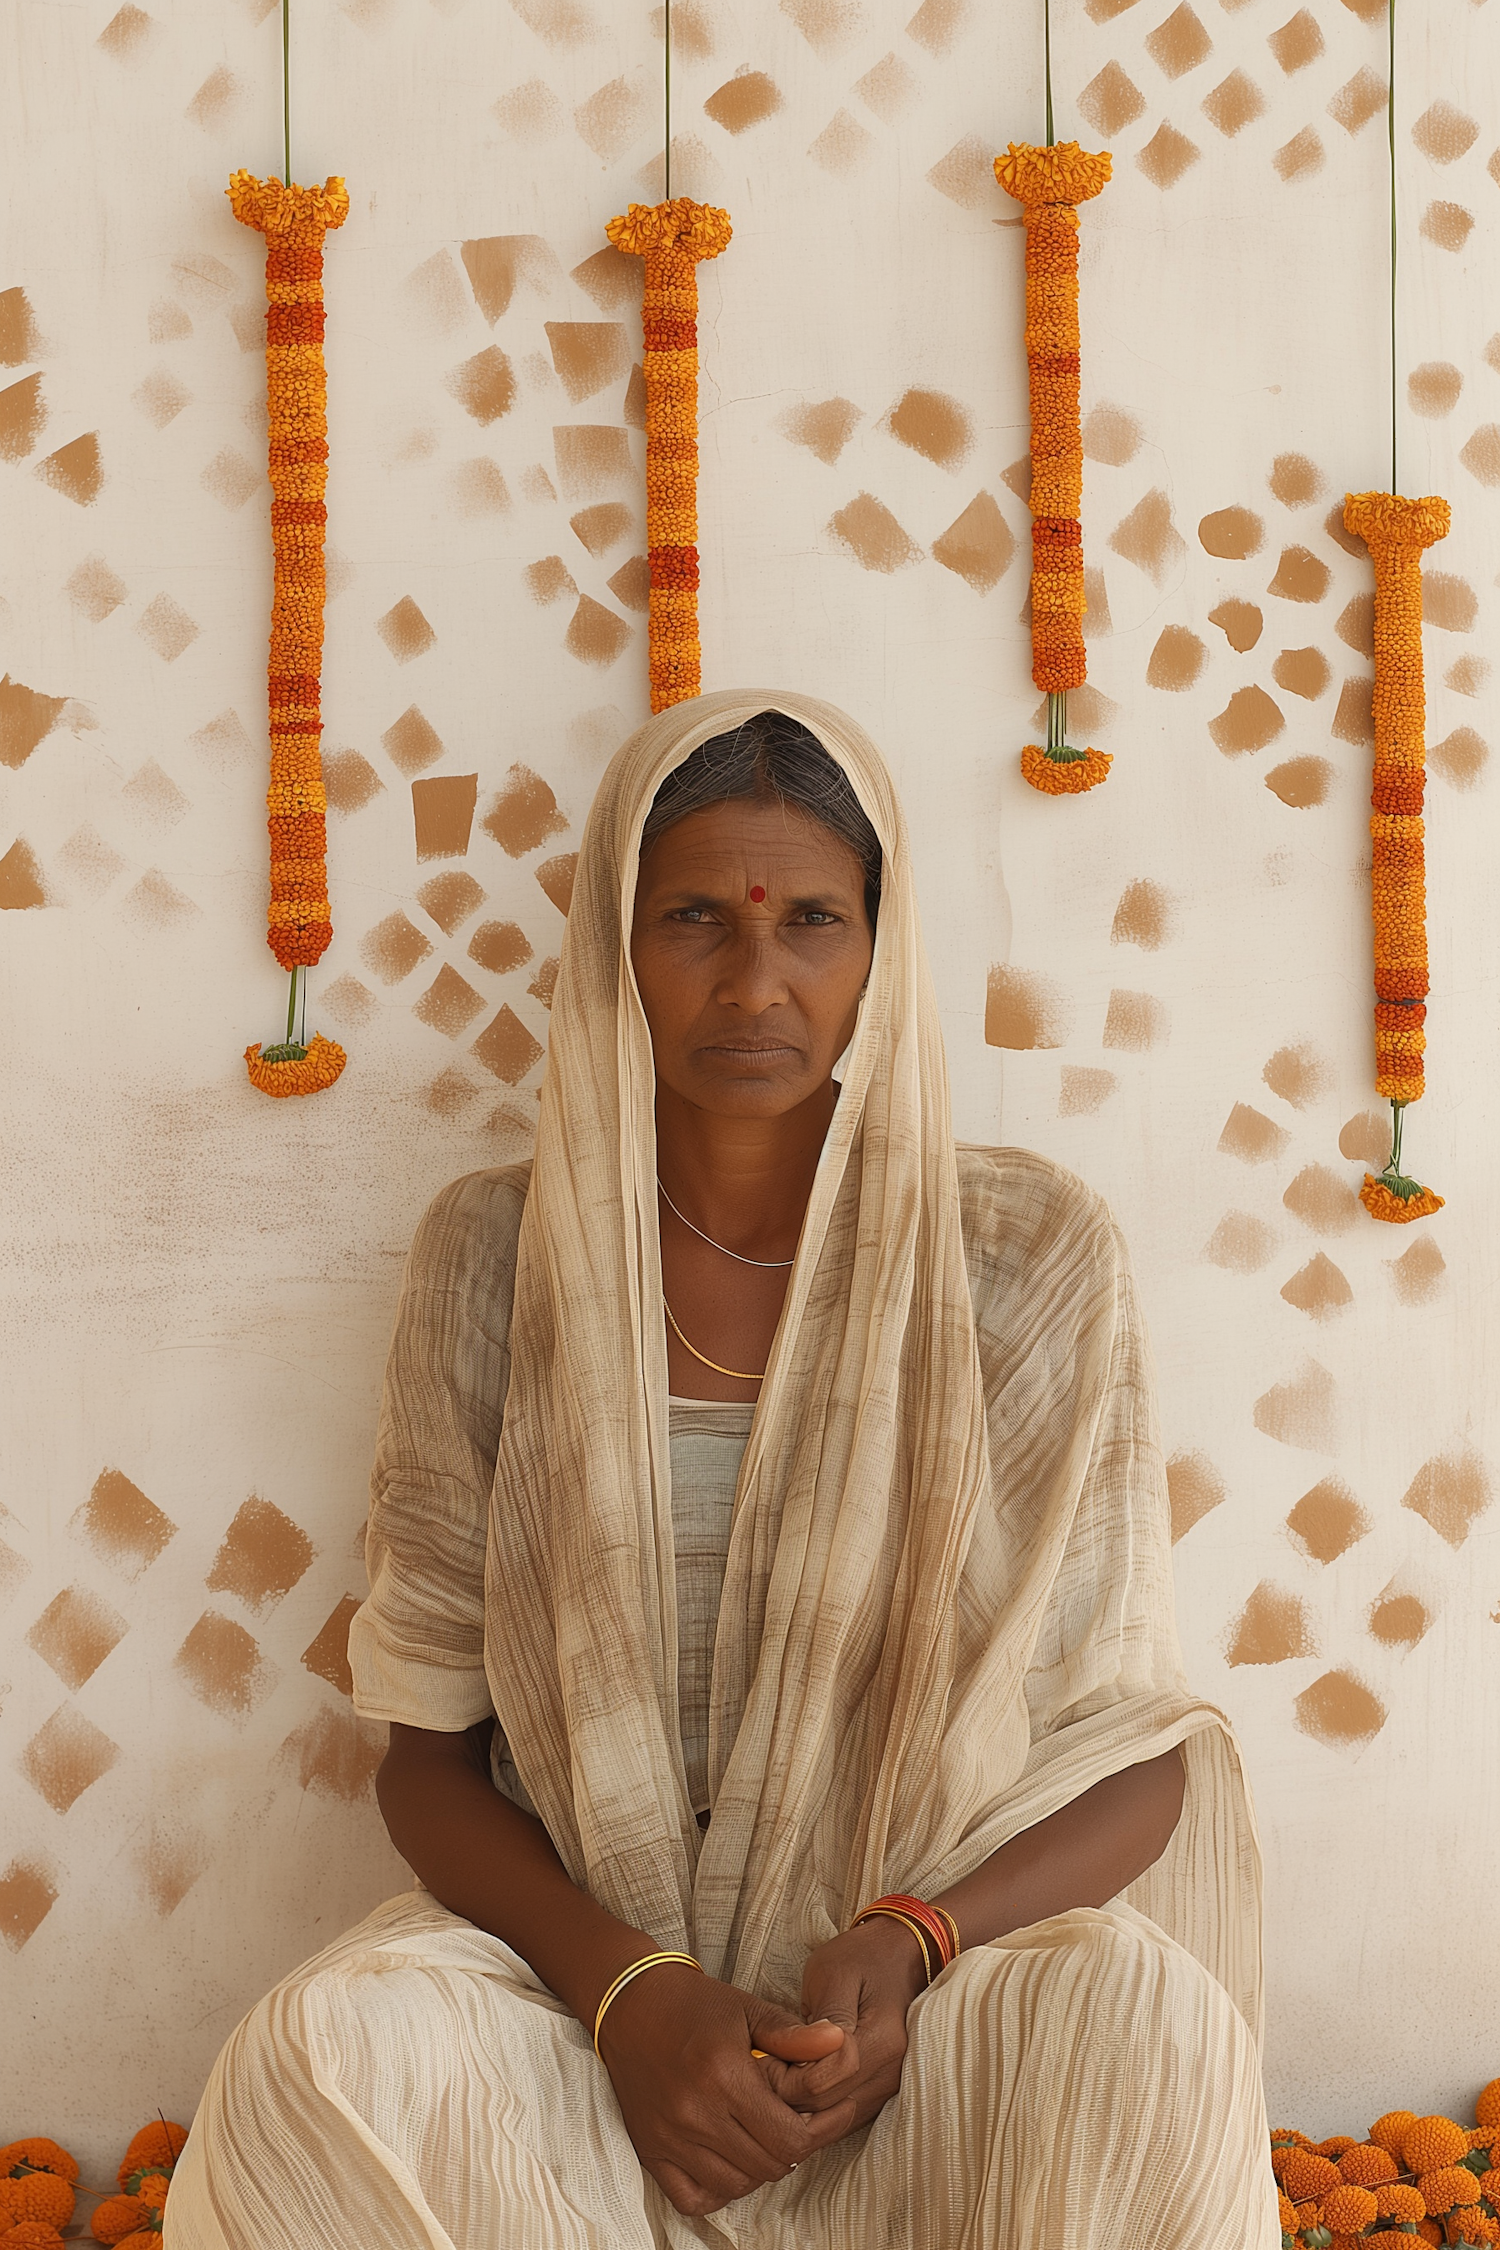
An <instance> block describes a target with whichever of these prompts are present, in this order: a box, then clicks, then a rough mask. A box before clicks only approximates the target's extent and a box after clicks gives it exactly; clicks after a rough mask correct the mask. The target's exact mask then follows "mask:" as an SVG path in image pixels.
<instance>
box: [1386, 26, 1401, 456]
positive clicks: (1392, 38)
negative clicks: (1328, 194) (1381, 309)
mask: <svg viewBox="0 0 1500 2250" xmlns="http://www.w3.org/2000/svg"><path fill="white" fill-rule="evenodd" d="M1386 24H1387V39H1388V49H1389V51H1388V60H1387V73H1386V90H1385V135H1386V142H1387V145H1388V147H1389V149H1390V171H1391V491H1392V492H1393V493H1395V492H1399V491H1400V490H1401V485H1400V482H1399V480H1398V478H1397V474H1396V0H1389V4H1388V6H1387V8H1386Z"/></svg>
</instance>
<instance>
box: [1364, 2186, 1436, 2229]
mask: <svg viewBox="0 0 1500 2250" xmlns="http://www.w3.org/2000/svg"><path fill="white" fill-rule="evenodd" d="M1375 2208H1376V2210H1377V2211H1378V2212H1379V2214H1380V2216H1381V2218H1382V2219H1393V2220H1394V2221H1395V2223H1396V2224H1397V2226H1417V2225H1419V2224H1420V2223H1421V2221H1422V2220H1423V2219H1425V2218H1426V2216H1427V2206H1426V2204H1425V2203H1424V2202H1423V2201H1422V2191H1421V2189H1420V2188H1414V2187H1410V2186H1408V2185H1407V2183H1406V2181H1404V2180H1388V2181H1386V2182H1385V2183H1384V2184H1383V2185H1382V2186H1380V2187H1378V2188H1376V2190H1375Z"/></svg>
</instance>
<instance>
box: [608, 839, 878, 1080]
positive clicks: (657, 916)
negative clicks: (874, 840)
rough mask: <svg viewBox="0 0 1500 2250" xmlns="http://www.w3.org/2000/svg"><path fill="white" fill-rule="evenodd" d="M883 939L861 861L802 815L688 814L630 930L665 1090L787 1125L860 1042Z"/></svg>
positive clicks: (656, 860)
mask: <svg viewBox="0 0 1500 2250" xmlns="http://www.w3.org/2000/svg"><path fill="white" fill-rule="evenodd" d="M873 950H874V932H873V931H872V930H871V928H870V919H869V916H868V914H867V913H866V911H865V878H864V869H863V867H862V866H861V864H860V860H859V857H858V854H857V853H856V852H854V851H853V850H852V849H851V848H850V846H849V845H848V844H846V843H844V842H843V841H842V840H841V839H840V838H839V837H837V836H835V835H834V834H833V832H832V830H831V829H828V828H825V827H824V826H823V825H822V823H821V822H820V821H817V820H813V819H811V818H809V817H808V815H807V814H805V813H803V812H800V811H798V810H796V809H795V808H794V807H792V806H784V805H782V804H780V803H771V804H758V803H755V802H753V801H751V800H734V801H732V802H730V803H729V804H725V805H716V806H714V807H713V809H712V810H711V811H709V812H700V813H689V814H688V815H687V817H686V818H685V819H683V820H679V821H676V822H674V823H673V825H672V826H671V827H670V828H668V829H666V830H665V831H664V833H663V834H662V835H661V836H659V837H658V838H657V840H656V842H655V843H654V844H653V845H652V847H651V849H650V851H649V852H648V853H647V854H646V856H645V857H644V859H642V861H641V866H640V875H639V878H638V881H637V885H636V894H635V920H634V923H633V925H632V928H631V936H630V958H631V961H632V962H633V964H634V967H635V975H636V982H637V984H638V985H639V987H640V994H641V1000H642V1003H643V1004H644V1006H645V1010H646V1020H647V1022H648V1023H649V1024H650V1026H651V1045H652V1051H653V1054H654V1056H655V1060H656V1076H657V1083H658V1085H659V1086H668V1087H670V1088H671V1089H672V1091H673V1092H674V1093H676V1094H678V1095H680V1096H681V1097H682V1099H683V1100H684V1101H686V1102H689V1103H691V1104H692V1105H694V1106H695V1107H696V1108H699V1109H704V1110H709V1111H712V1112H713V1113H715V1114H716V1115H719V1116H742V1117H779V1116H781V1115H783V1114H784V1113H785V1112H786V1111H787V1110H790V1109H795V1108H796V1107H797V1105H798V1104H799V1103H800V1102H804V1101H806V1100H808V1099H809V1098H810V1097H811V1096H812V1095H814V1094H816V1093H817V1092H818V1091H819V1090H820V1089H821V1088H823V1087H826V1085H827V1084H828V1081H829V1078H830V1076H831V1074H832V1071H833V1066H834V1064H835V1063H836V1062H837V1060H838V1058H839V1056H840V1055H841V1054H842V1053H843V1051H844V1049H845V1047H847V1045H848V1044H849V1040H850V1037H851V1035H852V1033H853V1030H854V1019H855V1015H856V1013H857V1011H858V1008H859V996H860V993H861V991H862V989H863V987H864V982H865V978H866V977H867V975H868V974H869V969H870V957H871V953H872V952H873Z"/></svg>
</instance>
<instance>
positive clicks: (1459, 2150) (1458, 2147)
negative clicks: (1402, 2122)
mask: <svg viewBox="0 0 1500 2250" xmlns="http://www.w3.org/2000/svg"><path fill="white" fill-rule="evenodd" d="M1370 2138H1371V2139H1372V2140H1373V2139H1374V2138H1375V2136H1374V2134H1373V2133H1371V2135H1370ZM1468 2153H1469V2136H1468V2134H1467V2133H1466V2132H1465V2130H1464V2128H1463V2126H1462V2125H1455V2124H1454V2122H1453V2120H1452V2118H1451V2117H1414V2118H1413V2119H1412V2121H1411V2123H1410V2124H1409V2125H1408V2126H1407V2128H1406V2131H1405V2132H1404V2133H1403V2134H1402V2136H1401V2156H1402V2160H1403V2162H1404V2164H1405V2167H1406V2170H1407V2171H1408V2172H1418V2173H1420V2172H1440V2171H1442V2170H1443V2169H1444V2167H1445V2166H1447V2165H1450V2164H1456V2163H1457V2162H1458V2160H1459V2158H1460V2157H1461V2156H1467V2155H1468ZM1469 2177H1470V2179H1471V2180H1472V2179H1473V2177H1474V2175H1473V2173H1472V2172H1471V2173H1470V2174H1469ZM1431 2208H1432V2206H1431V2204H1429V2205H1428V2209H1429V2210H1430V2209H1431Z"/></svg>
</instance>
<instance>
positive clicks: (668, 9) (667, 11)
mask: <svg viewBox="0 0 1500 2250" xmlns="http://www.w3.org/2000/svg"><path fill="white" fill-rule="evenodd" d="M282 4H283V6H285V4H286V0H282ZM662 13H663V29H662V108H663V111H664V113H665V117H666V139H667V159H666V173H665V178H664V180H663V183H662V184H663V186H664V187H665V189H666V195H665V198H664V200H665V201H666V202H668V203H670V202H671V200H672V0H663V6H662Z"/></svg>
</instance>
